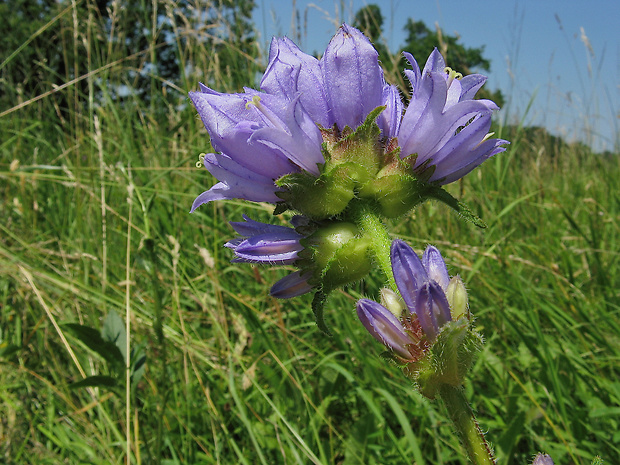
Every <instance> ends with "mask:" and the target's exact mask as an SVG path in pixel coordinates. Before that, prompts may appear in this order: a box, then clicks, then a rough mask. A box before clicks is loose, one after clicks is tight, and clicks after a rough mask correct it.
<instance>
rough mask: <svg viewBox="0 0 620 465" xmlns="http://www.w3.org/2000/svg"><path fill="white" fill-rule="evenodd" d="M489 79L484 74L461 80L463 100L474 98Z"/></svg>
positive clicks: (468, 76) (469, 76)
mask: <svg viewBox="0 0 620 465" xmlns="http://www.w3.org/2000/svg"><path fill="white" fill-rule="evenodd" d="M486 80H487V77H486V76H484V75H482V74H469V75H467V76H464V77H462V78H461V100H470V99H472V98H474V96H475V95H476V92H478V91H479V90H480V88H481V87H482V86H483V85H484V83H485V82H486Z"/></svg>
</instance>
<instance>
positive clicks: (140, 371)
mask: <svg viewBox="0 0 620 465" xmlns="http://www.w3.org/2000/svg"><path fill="white" fill-rule="evenodd" d="M65 326H66V327H67V328H68V329H69V330H70V331H71V332H72V333H73V334H74V335H75V337H76V338H77V339H78V340H79V341H80V342H82V343H83V344H84V345H85V346H86V347H88V348H89V349H90V350H92V351H93V352H95V353H97V354H98V355H100V356H101V357H102V358H103V359H104V360H105V361H106V362H107V364H108V372H109V373H110V375H109V376H104V375H93V376H88V377H86V378H84V379H82V380H81V381H78V382H75V383H72V384H71V387H72V388H74V389H75V388H78V387H106V388H110V389H112V390H113V391H114V392H116V393H117V394H119V393H120V392H122V386H123V384H125V369H126V368H125V367H126V360H127V345H126V343H127V333H126V332H125V323H124V322H123V320H122V319H121V318H120V317H119V316H118V314H117V313H116V312H115V311H114V310H110V312H109V313H108V315H107V316H106V317H105V319H104V322H103V327H102V328H101V332H99V331H97V330H96V329H94V328H91V327H90V326H85V325H79V324H75V323H67V324H66V325H65ZM129 357H130V364H129V366H130V367H131V368H130V377H131V388H132V389H135V388H136V386H137V384H138V382H139V381H140V379H141V378H142V376H143V375H144V370H145V368H146V365H145V363H146V355H145V354H144V348H143V346H141V345H139V346H138V347H137V348H134V349H132V350H131V352H130V354H129Z"/></svg>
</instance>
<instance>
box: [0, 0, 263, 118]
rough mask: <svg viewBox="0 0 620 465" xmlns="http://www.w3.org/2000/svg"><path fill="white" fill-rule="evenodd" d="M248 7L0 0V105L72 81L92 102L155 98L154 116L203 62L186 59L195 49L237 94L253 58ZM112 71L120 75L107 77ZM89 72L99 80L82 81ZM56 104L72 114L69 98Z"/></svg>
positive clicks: (243, 1)
mask: <svg viewBox="0 0 620 465" xmlns="http://www.w3.org/2000/svg"><path fill="white" fill-rule="evenodd" d="M254 8H255V3H254V0H227V1H219V2H212V1H210V0H203V1H198V2H194V1H189V0H182V1H174V2H173V1H172V0H157V1H150V0H148V1H146V0H125V1H123V2H118V1H113V0H85V1H81V2H71V1H69V0H63V1H59V2H56V1H49V0H42V1H29V0H17V1H8V0H4V1H0V14H1V15H2V18H3V21H2V25H0V33H1V34H0V50H1V51H2V52H1V55H0V63H1V65H0V73H1V74H0V96H2V97H0V101H1V102H3V103H4V104H5V105H15V104H17V103H18V102H19V101H20V100H23V99H30V98H36V96H37V95H38V94H42V93H43V92H46V91H49V90H50V88H53V87H54V86H59V85H60V84H61V83H62V82H67V81H71V80H76V81H77V82H75V84H74V85H73V88H74V90H75V91H76V92H78V93H81V94H86V93H88V92H89V89H88V86H89V84H90V85H93V86H95V87H96V88H99V90H100V91H101V93H98V97H101V96H102V95H105V94H107V95H108V96H109V97H110V98H112V99H114V100H117V101H119V102H120V101H123V102H125V105H128V104H131V103H133V102H135V100H136V99H138V100H141V101H145V102H150V101H151V100H153V106H152V107H151V113H152V114H154V115H155V111H156V108H157V106H156V105H154V104H155V103H158V102H160V101H161V100H162V98H166V97H167V98H170V97H172V98H173V101H174V103H176V95H175V90H176V89H179V87H183V88H185V87H186V86H187V82H184V79H183V78H184V77H185V74H186V72H187V70H188V69H190V68H192V67H195V66H199V65H200V62H201V61H202V60H204V58H203V59H201V60H194V59H193V57H191V56H188V55H187V50H188V49H190V48H196V47H198V46H199V47H201V48H204V49H212V50H213V51H214V52H215V53H216V54H217V55H216V56H217V58H218V67H219V68H220V69H221V70H223V71H224V72H225V73H226V74H227V76H228V78H229V83H230V85H232V86H235V87H236V88H241V87H242V86H243V85H244V84H246V81H245V78H246V76H247V72H248V69H253V61H254V59H255V58H256V57H257V56H258V48H257V44H256V41H255V37H254V33H253V29H252V27H251V23H250V21H251V16H252V11H253V10H254ZM192 29H194V30H195V32H190V31H191V30H192ZM85 44H86V45H85ZM15 51H18V53H12V52H15ZM97 64H99V65H101V68H100V71H101V72H100V73H99V72H98V71H97V69H96V67H95V66H96V65H97ZM110 65H114V66H117V67H118V69H119V70H122V71H121V72H120V73H117V74H115V75H110V74H109V73H108V72H107V71H108V68H109V67H110ZM92 72H95V73H96V74H99V77H98V78H97V79H93V80H88V79H87V74H88V73H92ZM112 76H113V77H112ZM110 78H112V79H110ZM207 83H208V81H207ZM162 90H163V92H162ZM56 98H57V104H58V107H59V109H60V111H65V110H67V109H71V110H75V109H74V103H75V102H74V101H71V100H72V99H71V98H70V94H69V95H64V94H61V95H59V96H57V97H56ZM157 116H159V117H161V115H157ZM164 116H165V115H164Z"/></svg>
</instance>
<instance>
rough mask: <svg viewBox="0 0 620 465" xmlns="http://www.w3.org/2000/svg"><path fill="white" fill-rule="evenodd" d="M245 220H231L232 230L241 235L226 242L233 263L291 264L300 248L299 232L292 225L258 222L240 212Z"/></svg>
mask: <svg viewBox="0 0 620 465" xmlns="http://www.w3.org/2000/svg"><path fill="white" fill-rule="evenodd" d="M243 218H244V220H245V222H231V223H230V224H231V226H232V227H233V229H234V230H235V231H236V232H238V233H239V234H241V235H242V236H244V237H239V238H235V239H233V240H231V241H228V242H227V243H226V244H225V247H228V248H230V249H233V251H234V252H235V259H233V262H246V263H268V264H271V265H291V264H293V263H294V262H295V261H296V260H297V252H299V251H301V250H303V248H304V247H303V245H301V243H300V240H301V239H303V238H304V236H303V235H301V234H299V233H297V232H296V231H295V230H294V229H293V228H288V227H286V226H277V225H272V224H266V223H260V222H258V221H254V220H252V219H250V218H248V217H247V216H246V215H243Z"/></svg>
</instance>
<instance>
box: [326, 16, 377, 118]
mask: <svg viewBox="0 0 620 465" xmlns="http://www.w3.org/2000/svg"><path fill="white" fill-rule="evenodd" d="M378 59H379V55H378V53H377V51H376V50H375V48H374V47H373V46H372V44H371V43H370V41H369V40H368V38H366V36H365V35H364V34H362V33H361V32H360V31H359V30H357V29H355V28H353V27H350V26H348V25H346V24H343V25H342V27H341V28H340V29H339V30H338V32H337V33H336V35H335V36H334V37H332V39H331V41H330V42H329V45H328V46H327V50H325V54H324V55H323V58H322V59H321V69H322V70H323V76H324V80H325V88H326V91H327V98H328V101H329V106H330V109H331V112H332V114H333V118H334V122H335V123H336V125H337V126H338V127H339V128H340V129H344V127H345V126H349V127H350V128H353V129H355V128H356V127H357V126H359V125H360V124H361V123H363V122H364V120H365V119H366V116H368V114H369V113H370V112H371V111H372V110H374V109H375V108H377V107H378V106H380V105H382V104H383V95H384V93H383V87H384V85H385V81H384V80H383V70H382V69H381V67H380V66H379V61H378Z"/></svg>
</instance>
